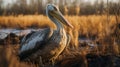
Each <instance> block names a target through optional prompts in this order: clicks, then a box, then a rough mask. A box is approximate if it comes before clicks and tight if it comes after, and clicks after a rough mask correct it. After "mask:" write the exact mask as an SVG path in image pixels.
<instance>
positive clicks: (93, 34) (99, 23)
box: [0, 15, 120, 67]
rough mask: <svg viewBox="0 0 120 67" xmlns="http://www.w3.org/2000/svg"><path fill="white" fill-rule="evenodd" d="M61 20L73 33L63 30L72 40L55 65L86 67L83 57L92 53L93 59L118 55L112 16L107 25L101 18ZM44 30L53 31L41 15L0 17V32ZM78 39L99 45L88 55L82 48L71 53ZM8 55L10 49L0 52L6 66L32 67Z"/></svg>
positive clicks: (87, 48)
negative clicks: (6, 29)
mask: <svg viewBox="0 0 120 67" xmlns="http://www.w3.org/2000/svg"><path fill="white" fill-rule="evenodd" d="M65 17H66V19H68V21H69V22H70V23H71V24H72V25H73V26H74V29H70V28H67V27H65V29H66V30H67V32H68V33H69V34H70V35H71V37H72V40H71V42H70V45H69V48H68V50H66V51H65V52H63V53H62V55H61V56H60V57H59V58H58V59H57V61H59V62H61V67H66V66H67V65H68V66H69V63H71V64H72V63H74V62H77V63H81V64H80V65H81V67H87V60H86V55H87V54H88V53H92V54H93V53H94V54H96V55H99V54H100V55H101V54H102V55H105V54H107V55H110V54H112V55H118V54H120V46H119V43H120V42H119V43H115V40H116V38H115V35H116V34H114V32H120V29H118V28H117V29H118V30H117V31H115V29H114V27H116V19H115V17H114V16H110V19H109V22H108V21H107V17H106V16H105V15H101V16H97V15H90V16H65ZM119 19H120V18H119ZM48 26H50V27H52V28H55V26H54V24H53V23H52V22H51V21H50V20H49V19H48V18H47V17H46V16H43V15H26V16H23V15H19V16H1V17H0V28H17V29H27V28H45V27H48ZM119 34H120V33H118V34H117V35H118V36H119ZM79 37H85V38H95V40H94V42H95V43H96V44H99V46H98V47H95V48H94V49H93V51H92V52H91V51H89V49H90V48H89V47H88V46H86V47H84V48H83V49H74V48H79V47H80V44H79V41H78V40H79V39H78V38H79ZM117 39H120V38H117ZM72 48H73V49H72ZM3 49H5V51H4V52H2V50H3ZM12 51H14V49H13V47H10V48H8V49H7V48H0V54H2V55H3V56H0V57H3V60H4V62H5V63H8V66H9V67H33V66H34V65H32V64H31V65H26V64H25V63H21V62H19V61H18V59H17V58H16V56H15V55H14V54H13V53H12ZM66 56H67V58H66ZM76 57H77V58H76ZM81 57H82V58H81ZM78 58H79V59H78ZM0 59H1V58H0ZM73 59H74V60H73ZM62 61H63V62H62ZM0 62H1V61H0ZM15 63H16V64H15ZM8 66H6V67H8Z"/></svg>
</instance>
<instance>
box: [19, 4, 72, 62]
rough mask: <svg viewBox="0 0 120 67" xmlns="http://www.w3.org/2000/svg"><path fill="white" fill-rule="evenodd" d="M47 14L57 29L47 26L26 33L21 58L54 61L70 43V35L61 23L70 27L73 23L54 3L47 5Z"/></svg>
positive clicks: (20, 51)
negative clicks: (66, 18) (70, 22)
mask: <svg viewBox="0 0 120 67" xmlns="http://www.w3.org/2000/svg"><path fill="white" fill-rule="evenodd" d="M46 14H47V16H48V17H49V18H50V19H51V20H52V21H53V22H54V23H55V24H56V27H57V29H56V30H54V29H52V28H46V29H44V30H40V31H36V32H31V33H29V34H28V35H26V36H25V37H24V38H23V39H22V41H21V45H20V50H19V57H20V60H27V59H29V60H30V61H39V57H42V60H43V62H49V61H54V60H55V59H56V58H57V57H58V56H59V55H60V53H61V52H62V51H63V50H64V49H65V47H66V45H67V44H69V41H70V37H69V36H68V34H66V32H65V30H64V27H63V25H62V24H61V23H63V24H65V25H66V26H69V27H72V25H71V24H69V23H68V21H67V20H65V18H64V17H63V16H62V14H61V13H60V12H59V9H58V8H57V7H55V6H54V5H52V4H49V5H47V8H46Z"/></svg>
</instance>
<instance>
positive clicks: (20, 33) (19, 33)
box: [0, 29, 41, 39]
mask: <svg viewBox="0 0 120 67" xmlns="http://www.w3.org/2000/svg"><path fill="white" fill-rule="evenodd" d="M38 30H41V29H26V30H18V29H0V39H4V38H6V37H7V36H8V35H9V34H10V33H13V34H15V35H17V36H18V37H19V36H24V35H26V34H28V33H30V32H31V31H38Z"/></svg>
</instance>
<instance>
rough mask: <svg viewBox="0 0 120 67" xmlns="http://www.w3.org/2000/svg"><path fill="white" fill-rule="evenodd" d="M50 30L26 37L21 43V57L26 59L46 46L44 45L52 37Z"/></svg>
mask: <svg viewBox="0 0 120 67" xmlns="http://www.w3.org/2000/svg"><path fill="white" fill-rule="evenodd" d="M52 34H53V32H52V31H51V30H50V28H46V29H44V30H40V31H37V32H34V33H30V34H28V35H26V36H25V37H24V38H23V40H22V43H21V46H20V51H19V57H20V59H24V58H26V57H27V56H29V55H30V54H32V53H34V52H35V51H36V50H38V49H40V48H41V47H43V46H44V43H45V42H46V41H48V39H49V38H50V37H51V36H52Z"/></svg>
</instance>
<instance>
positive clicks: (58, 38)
mask: <svg viewBox="0 0 120 67" xmlns="http://www.w3.org/2000/svg"><path fill="white" fill-rule="evenodd" d="M49 41H50V43H56V45H58V44H62V45H66V42H67V35H66V32H65V30H64V29H63V30H60V31H59V32H58V31H55V32H54V33H53V35H52V37H51V38H50V40H49Z"/></svg>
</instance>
